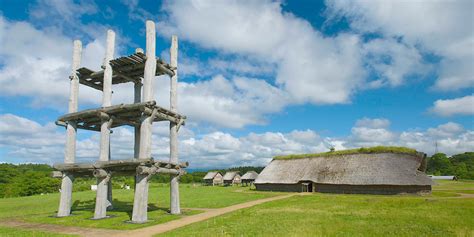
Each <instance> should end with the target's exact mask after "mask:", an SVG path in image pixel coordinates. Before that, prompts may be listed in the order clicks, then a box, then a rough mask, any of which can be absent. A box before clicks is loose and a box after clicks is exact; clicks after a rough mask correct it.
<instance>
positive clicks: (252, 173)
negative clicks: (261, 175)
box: [240, 170, 258, 180]
mask: <svg viewBox="0 0 474 237" xmlns="http://www.w3.org/2000/svg"><path fill="white" fill-rule="evenodd" d="M257 177H258V173H257V172H255V171H253V170H252V171H249V172H247V173H245V174H244V175H242V177H241V178H240V179H242V180H246V179H249V180H255V179H257Z"/></svg>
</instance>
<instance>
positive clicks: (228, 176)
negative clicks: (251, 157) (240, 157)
mask: <svg viewBox="0 0 474 237" xmlns="http://www.w3.org/2000/svg"><path fill="white" fill-rule="evenodd" d="M233 184H240V173H239V171H229V172H227V173H225V175H224V185H233Z"/></svg>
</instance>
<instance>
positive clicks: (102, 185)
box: [94, 30, 115, 219]
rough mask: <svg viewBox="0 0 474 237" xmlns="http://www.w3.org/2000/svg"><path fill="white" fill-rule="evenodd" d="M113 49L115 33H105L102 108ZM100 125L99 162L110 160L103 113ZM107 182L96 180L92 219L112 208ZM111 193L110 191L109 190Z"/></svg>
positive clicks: (108, 122) (108, 96) (107, 94)
mask: <svg viewBox="0 0 474 237" xmlns="http://www.w3.org/2000/svg"><path fill="white" fill-rule="evenodd" d="M114 47H115V33H114V32H113V31H112V30H108V31H107V45H106V51H105V60H104V65H103V68H104V82H103V89H102V92H103V94H102V107H108V106H111V105H112V74H113V72H112V66H110V60H112V59H113V56H114ZM100 117H101V121H102V124H101V126H100V152H99V161H109V160H110V127H111V126H112V120H111V118H110V116H108V115H107V114H105V113H102V114H101V115H100ZM109 181H110V176H106V177H98V178H97V193H96V201H95V212H94V219H101V218H105V217H106V215H107V208H110V207H111V206H112V203H111V202H110V201H109V200H108V197H109V194H108V192H109ZM110 191H111V190H110Z"/></svg>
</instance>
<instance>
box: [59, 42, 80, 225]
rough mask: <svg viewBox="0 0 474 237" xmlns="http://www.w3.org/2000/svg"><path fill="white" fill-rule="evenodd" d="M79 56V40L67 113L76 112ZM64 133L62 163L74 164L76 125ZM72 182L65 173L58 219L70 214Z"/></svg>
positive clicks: (74, 56)
mask: <svg viewBox="0 0 474 237" xmlns="http://www.w3.org/2000/svg"><path fill="white" fill-rule="evenodd" d="M81 54H82V43H81V41H79V40H75V41H74V50H73V55H72V72H71V76H70V79H71V82H70V94H69V113H74V112H77V96H78V94H79V77H78V76H77V69H79V66H80V65H81ZM66 133H67V135H66V151H65V155H64V163H74V161H75V160H76V133H77V126H76V124H75V123H72V122H69V123H68V124H67V127H66ZM73 181H74V176H73V175H72V174H69V173H66V172H65V173H64V175H63V178H62V181H61V198H60V201H59V209H58V217H63V216H69V215H70V214H71V205H72V182H73Z"/></svg>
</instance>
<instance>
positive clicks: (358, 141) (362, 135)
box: [349, 118, 395, 147]
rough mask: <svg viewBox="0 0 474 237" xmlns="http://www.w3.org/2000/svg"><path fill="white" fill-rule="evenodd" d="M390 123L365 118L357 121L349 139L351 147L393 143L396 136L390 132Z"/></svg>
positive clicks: (381, 119) (384, 120)
mask: <svg viewBox="0 0 474 237" xmlns="http://www.w3.org/2000/svg"><path fill="white" fill-rule="evenodd" d="M389 126H390V121H389V120H387V119H383V118H376V119H370V118H363V119H360V120H357V121H356V125H355V127H353V128H352V130H351V131H352V135H351V136H350V137H349V142H350V143H351V144H352V145H351V146H355V147H368V146H378V145H384V144H387V143H389V142H392V141H393V139H394V138H395V134H394V133H392V132H391V131H390V130H389Z"/></svg>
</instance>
